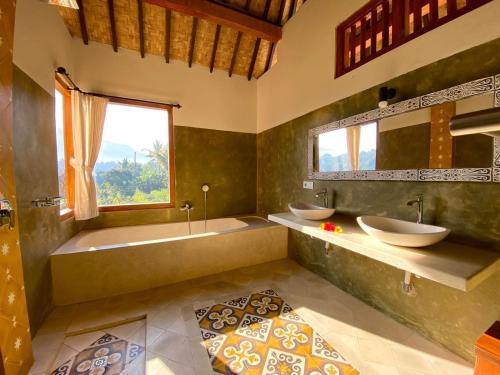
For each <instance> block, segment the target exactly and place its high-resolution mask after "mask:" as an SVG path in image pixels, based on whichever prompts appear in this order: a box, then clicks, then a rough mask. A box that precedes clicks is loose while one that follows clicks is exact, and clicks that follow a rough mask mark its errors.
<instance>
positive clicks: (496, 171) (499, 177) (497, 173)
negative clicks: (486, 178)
mask: <svg viewBox="0 0 500 375" xmlns="http://www.w3.org/2000/svg"><path fill="white" fill-rule="evenodd" d="M493 182H500V168H493Z"/></svg>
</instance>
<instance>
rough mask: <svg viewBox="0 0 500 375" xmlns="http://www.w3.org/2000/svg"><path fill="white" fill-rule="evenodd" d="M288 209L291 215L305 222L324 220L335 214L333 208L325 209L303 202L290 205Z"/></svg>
mask: <svg viewBox="0 0 500 375" xmlns="http://www.w3.org/2000/svg"><path fill="white" fill-rule="evenodd" d="M288 208H289V209H290V211H291V212H292V214H294V215H295V216H297V217H300V218H301V219H306V220H324V219H327V218H329V217H330V216H332V215H333V214H334V213H335V209H334V208H325V207H320V206H315V205H314V204H309V203H303V202H295V203H290V204H288Z"/></svg>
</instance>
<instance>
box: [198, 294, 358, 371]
mask: <svg viewBox="0 0 500 375" xmlns="http://www.w3.org/2000/svg"><path fill="white" fill-rule="evenodd" d="M195 313H196V318H197V319H198V324H199V326H200V329H201V336H202V339H203V345H204V346H205V348H206V350H207V353H208V357H209V359H210V362H211V364H212V367H213V369H214V371H216V372H218V373H221V374H245V375H257V374H259V375H357V374H359V373H358V371H356V370H355V369H354V368H353V367H352V366H351V365H350V364H349V363H348V362H347V361H346V360H345V359H344V357H342V355H340V354H339V353H338V352H337V351H335V349H333V347H332V346H331V345H330V344H328V343H327V342H326V341H325V340H324V339H323V338H322V337H321V336H320V335H319V334H317V333H316V332H315V331H314V330H313V329H312V328H311V326H310V325H308V324H307V323H306V322H305V321H304V320H303V319H302V318H301V317H300V316H299V315H297V314H296V313H295V312H294V311H293V309H292V308H291V307H290V305H288V304H287V303H286V302H285V301H284V300H283V299H282V298H280V297H279V296H278V295H277V294H276V292H274V291H273V290H266V291H263V292H259V293H254V294H251V295H250V296H246V297H241V298H238V299H234V300H231V301H228V302H224V303H221V304H217V305H214V306H211V307H207V308H203V309H199V310H196V311H195Z"/></svg>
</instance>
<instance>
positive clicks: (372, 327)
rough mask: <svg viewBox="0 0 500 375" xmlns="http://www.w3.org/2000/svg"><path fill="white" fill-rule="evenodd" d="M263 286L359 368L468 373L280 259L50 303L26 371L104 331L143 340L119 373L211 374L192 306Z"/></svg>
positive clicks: (395, 373) (369, 373)
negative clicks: (132, 362)
mask: <svg viewBox="0 0 500 375" xmlns="http://www.w3.org/2000/svg"><path fill="white" fill-rule="evenodd" d="M265 289H274V290H276V291H277V292H278V293H279V295H280V296H282V297H283V299H284V300H285V301H287V302H288V303H289V304H290V305H292V307H293V308H294V309H295V310H296V312H297V313H298V314H299V315H301V316H302V317H303V319H304V320H306V321H307V322H308V323H309V324H310V325H311V326H312V327H313V328H314V329H315V330H316V331H317V332H318V333H320V334H321V335H322V336H323V337H324V338H325V339H326V340H327V341H328V342H330V343H331V344H332V346H333V347H334V348H336V349H337V350H338V351H339V352H340V353H341V354H342V355H343V356H344V357H345V358H346V359H347V360H348V361H349V363H351V364H352V365H353V366H354V367H355V368H357V369H359V370H360V371H361V375H379V374H384V375H429V374H432V375H472V373H473V370H472V366H471V364H469V363H468V362H466V361H464V360H463V359H461V358H459V357H458V356H456V355H454V354H453V353H450V352H449V351H447V350H446V349H444V348H442V347H440V346H438V345H436V344H434V343H432V342H430V341H429V340H427V339H426V338H424V337H422V336H420V335H419V334H418V333H416V332H415V331H413V330H411V329H409V328H408V327H406V326H403V325H402V324H400V323H398V322H396V321H395V320H393V319H391V318H390V317H388V316H386V315H384V314H382V313H381V312H379V311H377V310H375V309H373V308H371V307H370V306H368V305H366V304H365V303H363V302H362V301H360V300H358V299H356V298H355V297H353V296H352V295H350V294H348V293H346V292H344V291H342V290H340V289H338V288H336V287H335V286H333V285H332V284H330V283H329V282H328V281H327V280H325V279H322V278H321V277H319V276H318V275H316V274H314V273H312V272H311V271H309V270H307V269H305V268H303V267H301V266H300V265H298V264H297V263H295V262H293V261H292V260H289V259H286V260H282V261H276V262H270V263H266V264H261V265H258V266H252V267H247V268H243V269H239V270H234V271H230V272H226V273H223V274H217V275H213V276H208V277H203V278H199V279H196V280H191V281H186V282H182V283H178V284H175V285H169V286H165V287H161V288H156V289H153V290H149V291H145V292H139V293H130V294H127V295H123V296H117V297H112V298H107V299H103V300H99V301H91V302H87V303H82V304H78V305H72V306H64V307H57V308H55V309H54V311H53V312H52V313H51V314H50V315H49V317H48V319H47V320H46V322H45V323H44V324H43V325H42V327H41V328H40V330H39V331H38V333H37V335H36V337H35V339H34V341H33V351H34V356H35V364H34V366H33V368H32V369H31V371H30V374H31V375H42V374H44V375H48V373H49V372H50V368H51V366H52V364H53V362H54V361H55V360H56V355H58V353H59V357H64V356H67V355H71V354H73V355H74V351H76V352H80V351H82V350H83V349H85V348H86V347H87V346H88V345H89V343H91V342H93V341H95V340H97V339H98V338H99V337H101V336H102V334H104V333H105V332H109V333H114V334H115V336H117V337H120V336H124V337H123V338H124V339H130V340H131V341H132V342H136V341H141V342H144V345H145V347H146V351H145V352H144V353H143V354H141V356H142V357H143V358H144V361H145V366H142V367H141V366H140V365H139V362H136V366H137V367H130V368H129V370H128V371H126V372H124V373H123V374H122V375H138V374H140V371H142V370H143V369H144V368H147V372H146V373H147V375H172V374H173V375H193V374H196V375H205V374H207V375H209V374H213V370H212V367H211V365H210V362H209V360H208V355H207V353H206V351H205V349H204V348H203V347H201V345H200V341H201V340H200V332H199V327H198V321H197V320H196V318H195V315H194V311H195V310H196V309H200V308H202V307H207V306H212V305H214V304H216V303H221V302H224V301H226V300H228V299H232V298H235V297H241V296H243V295H246V294H250V293H251V292H255V291H260V290H265ZM143 315H147V319H146V322H145V323H144V324H145V325H144V329H143V330H142V331H141V330H140V326H141V324H140V323H138V322H135V323H133V324H132V325H131V326H130V327H113V328H108V329H103V330H102V331H100V332H91V333H88V334H87V337H83V338H82V337H77V336H73V337H68V338H66V340H65V335H66V334H67V333H69V332H72V331H74V330H78V329H82V328H95V326H98V325H101V324H106V323H110V322H111V323H113V322H115V323H116V322H117V321H122V320H123V319H128V318H137V317H140V316H143ZM137 328H139V329H137ZM141 332H142V333H141ZM63 343H64V345H65V346H64V347H63V346H62V345H63ZM65 353H68V354H65ZM57 361H59V358H58V359H57ZM143 364H144V363H143ZM141 369H142V370H141Z"/></svg>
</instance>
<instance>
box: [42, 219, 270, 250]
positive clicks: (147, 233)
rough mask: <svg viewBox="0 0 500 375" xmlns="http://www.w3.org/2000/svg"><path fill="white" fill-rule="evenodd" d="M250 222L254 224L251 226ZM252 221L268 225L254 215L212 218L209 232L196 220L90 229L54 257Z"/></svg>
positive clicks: (240, 225)
mask: <svg viewBox="0 0 500 375" xmlns="http://www.w3.org/2000/svg"><path fill="white" fill-rule="evenodd" d="M244 220H246V221H247V222H245V221H244ZM248 222H250V224H249V223H248ZM252 222H254V223H259V224H262V223H266V222H267V220H264V219H262V218H259V217H253V216H251V217H245V218H242V219H241V220H239V219H236V218H224V219H212V220H207V226H206V231H205V221H193V222H191V223H190V224H189V223H188V222H183V223H169V224H152V225H135V226H128V227H116V228H106V229H97V230H86V231H82V232H80V233H78V234H77V235H76V236H75V237H73V238H72V239H71V240H69V241H68V242H66V243H65V244H64V245H63V246H61V247H60V248H59V249H57V250H56V251H55V252H54V253H53V254H52V255H60V254H69V253H77V252H82V251H94V250H105V249H113V248H120V247H128V246H140V245H144V244H151V243H158V242H166V241H177V240H181V239H188V238H196V237H203V236H213V235H217V234H221V233H225V232H229V231H233V230H237V229H243V228H246V227H248V226H249V225H251V224H252ZM190 229H191V230H190ZM190 232H191V233H190Z"/></svg>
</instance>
